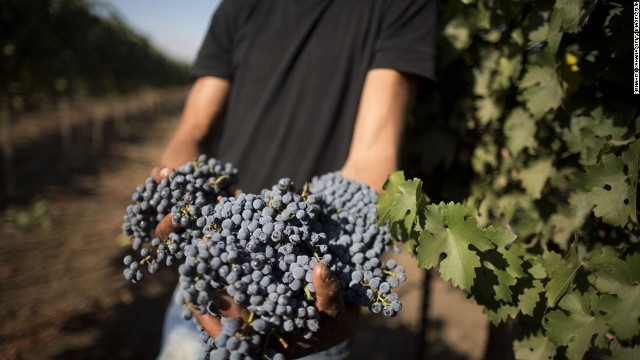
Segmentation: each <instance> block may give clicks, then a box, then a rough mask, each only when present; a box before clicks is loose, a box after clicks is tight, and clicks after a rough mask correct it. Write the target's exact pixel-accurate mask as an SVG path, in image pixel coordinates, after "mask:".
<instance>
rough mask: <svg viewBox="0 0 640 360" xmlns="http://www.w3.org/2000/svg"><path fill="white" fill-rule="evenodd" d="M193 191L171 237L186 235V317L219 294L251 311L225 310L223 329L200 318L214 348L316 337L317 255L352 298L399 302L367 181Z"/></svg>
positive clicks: (218, 354) (254, 348) (232, 353)
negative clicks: (224, 192) (213, 329)
mask: <svg viewBox="0 0 640 360" xmlns="http://www.w3.org/2000/svg"><path fill="white" fill-rule="evenodd" d="M171 178H172V177H171V176H170V179H171ZM173 179H175V177H173ZM189 194H193V192H187V193H186V194H184V195H182V197H180V201H179V202H176V205H175V206H174V207H175V208H174V209H173V210H175V211H173V210H172V212H173V213H174V214H182V217H177V216H176V217H174V220H175V221H176V222H180V224H181V225H182V226H183V228H184V230H181V231H179V232H177V233H172V234H171V235H170V236H169V239H168V240H164V241H166V242H168V243H172V244H173V243H176V242H177V243H179V245H178V246H179V251H178V252H176V253H174V254H178V253H180V254H181V259H182V260H183V261H182V263H181V264H180V266H179V267H178V271H179V273H180V285H179V289H180V297H181V300H182V302H183V303H184V304H185V305H186V307H185V311H184V317H185V318H190V317H191V315H192V312H199V313H201V314H204V313H207V312H208V313H211V314H213V315H216V316H217V313H216V310H215V308H214V306H213V305H212V299H213V298H214V296H218V294H226V295H228V296H230V297H231V298H233V300H234V301H235V302H236V303H237V304H239V305H241V306H243V307H245V308H246V309H247V310H248V311H249V313H250V317H249V319H248V320H247V321H243V320H241V319H228V318H224V317H222V318H221V322H222V326H223V330H222V332H221V333H220V334H219V335H218V336H217V337H216V338H211V337H210V336H209V334H208V333H207V332H206V331H204V330H203V329H202V328H200V329H201V333H202V336H201V340H202V342H203V344H204V346H205V349H206V354H207V358H209V359H229V358H231V359H245V358H247V359H253V358H267V359H282V358H284V356H283V354H282V353H280V352H279V350H278V349H280V343H281V341H284V340H282V335H292V334H293V335H296V336H301V337H304V338H307V339H309V338H311V337H312V336H313V334H314V333H315V332H317V331H318V329H319V327H320V322H319V314H318V313H317V310H316V308H315V307H314V303H315V290H314V288H313V283H312V270H313V268H314V266H315V265H316V264H317V263H318V262H322V263H324V264H325V265H326V266H327V267H328V268H329V269H330V270H331V271H332V272H333V274H335V275H336V276H337V278H338V279H339V282H340V284H341V287H342V294H343V295H344V298H345V300H346V301H350V302H355V303H358V304H360V305H362V306H366V307H368V308H369V309H370V311H372V312H374V313H383V314H384V315H386V316H394V315H395V314H396V313H397V312H398V311H399V310H400V309H401V304H400V301H399V299H398V296H397V294H396V293H394V292H393V291H392V290H393V289H394V288H395V287H397V286H398V285H399V283H401V282H402V281H404V280H405V279H406V276H405V273H404V269H403V268H402V267H401V266H399V265H397V264H396V263H395V261H394V260H393V259H392V260H389V261H387V262H386V263H385V262H383V261H381V260H380V258H379V257H380V255H381V254H382V252H384V251H385V250H388V249H389V248H390V247H391V246H392V241H391V238H390V236H389V232H388V230H387V229H386V227H378V226H376V225H375V221H376V214H375V210H376V200H377V199H376V192H375V191H374V190H373V189H371V188H370V187H368V186H366V185H364V184H360V183H357V182H355V181H353V180H348V179H344V178H342V176H341V175H340V173H339V172H334V173H329V174H325V175H323V176H320V177H316V178H314V179H312V181H311V182H310V183H309V184H308V187H305V189H303V191H302V192H301V193H299V192H296V189H295V187H294V185H293V183H292V182H291V181H290V180H289V179H281V180H280V181H279V182H278V183H277V184H276V185H274V186H273V187H271V188H270V189H264V190H263V191H262V192H261V193H260V194H239V195H237V196H224V197H222V198H216V199H209V200H210V201H208V202H207V201H198V199H202V198H203V197H202V196H190V197H189V196H187V195H189ZM134 199H135V194H134ZM194 207H196V211H194V210H193V209H194ZM184 216H188V219H187V220H183V219H184ZM157 218H160V217H159V216H158V217H157ZM175 239H179V241H178V240H175ZM162 243H164V242H161V244H162ZM174 256H175V255H174ZM175 257H176V258H178V256H175ZM125 262H126V261H125Z"/></svg>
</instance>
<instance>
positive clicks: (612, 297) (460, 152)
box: [378, 0, 640, 359]
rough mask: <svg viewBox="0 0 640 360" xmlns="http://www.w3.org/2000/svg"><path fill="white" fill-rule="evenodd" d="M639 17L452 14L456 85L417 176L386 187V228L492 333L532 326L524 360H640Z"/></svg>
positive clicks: (518, 344) (447, 38)
mask: <svg viewBox="0 0 640 360" xmlns="http://www.w3.org/2000/svg"><path fill="white" fill-rule="evenodd" d="M632 5H633V4H632V2H617V1H586V0H556V1H543V2H540V1H528V0H519V1H509V2H495V1H490V0H472V1H467V0H464V1H452V2H446V3H443V4H442V6H441V7H440V10H439V11H440V16H441V19H442V24H443V33H442V37H441V39H440V52H439V54H440V59H439V65H438V66H439V77H440V79H441V83H442V84H440V85H438V86H437V87H436V89H435V90H434V91H433V92H434V93H435V94H436V95H435V97H431V98H429V101H428V102H426V101H425V102H424V103H423V104H422V107H421V108H420V109H419V110H420V113H419V114H421V116H424V117H428V118H429V121H428V122H426V121H425V122H418V121H416V122H415V123H412V124H410V125H409V127H410V131H408V132H407V133H408V137H409V138H408V140H407V142H408V144H409V145H411V147H408V150H407V151H406V152H405V157H406V158H407V159H409V160H410V161H411V164H413V165H412V167H411V170H412V173H411V174H410V176H409V179H407V178H405V174H404V173H401V172H398V173H394V174H392V175H391V176H390V177H389V178H388V180H387V183H386V185H385V194H384V195H383V196H381V197H380V198H379V203H378V216H379V219H380V221H381V222H383V223H388V224H389V226H390V229H391V232H392V234H393V236H394V238H395V239H397V240H399V241H403V242H404V243H405V245H406V247H407V248H408V249H409V250H410V251H412V252H413V254H414V255H415V256H416V257H417V259H418V264H419V266H420V267H422V268H425V269H437V271H438V272H439V274H440V276H441V277H442V278H443V279H445V280H447V281H450V282H451V283H452V284H453V285H454V286H456V287H458V288H460V289H462V290H464V291H466V292H467V293H468V294H469V296H470V297H471V298H473V299H474V300H475V301H476V302H477V303H478V304H480V305H482V306H483V308H484V312H485V314H486V315H487V317H488V318H489V320H490V321H491V322H492V323H494V324H499V323H502V322H505V321H517V322H518V324H519V327H518V328H519V329H521V330H520V331H519V332H518V333H517V334H514V336H515V341H514V343H513V354H514V356H515V358H517V359H539V358H545V359H547V358H548V359H550V358H557V359H564V358H568V359H582V358H583V357H585V356H595V357H598V358H611V359H617V358H640V310H638V309H640V296H639V294H640V247H639V245H638V244H639V240H640V239H639V236H638V234H640V225H639V223H638V207H637V203H638V178H639V169H640V141H639V140H640V132H639V131H640V109H639V107H638V105H637V104H638V101H637V96H635V97H634V95H632V90H633V86H632V82H631V80H632V78H631V69H632V62H631V55H632V53H631V50H632V49H631V46H630V40H628V39H630V36H631V32H632V29H631V19H632V13H633V6H632ZM626 69H628V70H626ZM451 83H456V84H457V85H456V86H455V87H451V86H450V84H451ZM432 134H438V136H434V135H432ZM436 138H437V139H438V140H439V139H446V144H445V143H444V142H442V141H438V140H433V139H436ZM427 139H431V140H432V141H426V140H427ZM425 158H426V159H425ZM423 159H425V160H423ZM416 169H417V170H416ZM461 174H469V176H468V177H466V176H465V177H463V176H461ZM414 176H417V177H415V178H413V177H414ZM439 181H441V183H440V182H439ZM427 194H428V195H429V197H427ZM432 199H435V200H432Z"/></svg>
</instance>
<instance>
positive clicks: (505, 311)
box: [482, 303, 518, 325]
mask: <svg viewBox="0 0 640 360" xmlns="http://www.w3.org/2000/svg"><path fill="white" fill-rule="evenodd" d="M482 311H483V313H484V314H485V315H486V316H487V317H488V318H489V321H491V323H492V324H494V325H497V324H500V323H502V322H505V321H506V320H507V319H508V318H511V319H515V318H516V316H517V315H518V308H517V307H516V306H514V305H511V304H504V303H500V304H499V307H498V308H488V307H486V306H485V307H484V309H482Z"/></svg>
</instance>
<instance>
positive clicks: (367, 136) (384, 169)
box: [342, 69, 415, 191]
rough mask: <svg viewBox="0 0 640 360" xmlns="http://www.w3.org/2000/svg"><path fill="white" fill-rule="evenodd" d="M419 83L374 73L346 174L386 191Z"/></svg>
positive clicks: (363, 99) (387, 73) (367, 82)
mask: <svg viewBox="0 0 640 360" xmlns="http://www.w3.org/2000/svg"><path fill="white" fill-rule="evenodd" d="M414 90H415V81H414V79H412V78H411V77H407V76H405V75H402V74H400V73H398V72H396V71H394V70H389V69H375V70H371V71H370V72H369V74H368V75H367V79H366V80H365V85H364V89H363V92H362V97H361V100H360V107H359V109H358V116H357V119H356V124H355V128H354V134H353V139H352V142H351V147H350V150H349V156H348V158H347V161H346V163H345V165H344V166H343V168H342V175H343V176H345V177H347V178H352V179H355V180H358V181H361V182H364V183H367V184H369V185H370V186H372V187H373V188H375V189H376V190H378V191H382V185H383V184H384V182H385V180H386V179H387V176H388V175H389V174H390V173H391V172H393V171H394V170H396V169H397V167H398V151H399V147H400V141H401V136H402V131H403V129H404V121H405V117H406V115H407V110H408V108H409V106H410V104H411V103H412V102H413V97H414V92H415V91H414Z"/></svg>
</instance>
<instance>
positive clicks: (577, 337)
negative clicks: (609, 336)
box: [544, 292, 608, 359]
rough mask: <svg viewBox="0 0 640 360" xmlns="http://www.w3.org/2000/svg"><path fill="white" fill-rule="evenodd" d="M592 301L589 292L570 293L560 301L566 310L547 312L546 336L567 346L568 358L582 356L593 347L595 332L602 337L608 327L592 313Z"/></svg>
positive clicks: (561, 306)
mask: <svg viewBox="0 0 640 360" xmlns="http://www.w3.org/2000/svg"><path fill="white" fill-rule="evenodd" d="M590 303H591V300H590V298H589V295H588V294H585V295H583V296H580V295H579V294H578V293H575V292H574V293H569V294H567V295H565V296H564V297H563V298H562V300H561V301H560V303H559V306H560V308H562V309H563V310H564V311H563V310H555V311H552V312H550V313H549V314H547V322H546V323H545V324H544V328H545V330H546V334H547V337H548V338H549V339H550V340H551V341H553V343H554V344H556V345H559V346H567V357H568V358H569V359H582V357H583V356H584V354H585V353H586V352H587V350H589V348H590V347H591V339H592V338H593V337H594V335H595V336H596V337H597V338H600V339H602V338H604V336H605V334H606V332H607V330H608V327H607V325H606V324H605V323H604V322H603V321H602V320H600V319H598V318H596V317H595V316H593V314H591V312H590V310H589V308H590ZM565 311H566V312H567V313H565ZM596 341H598V339H596Z"/></svg>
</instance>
